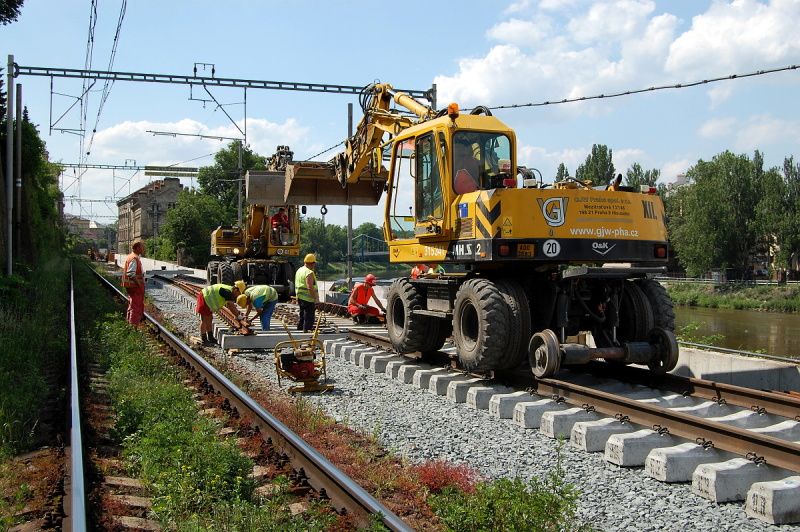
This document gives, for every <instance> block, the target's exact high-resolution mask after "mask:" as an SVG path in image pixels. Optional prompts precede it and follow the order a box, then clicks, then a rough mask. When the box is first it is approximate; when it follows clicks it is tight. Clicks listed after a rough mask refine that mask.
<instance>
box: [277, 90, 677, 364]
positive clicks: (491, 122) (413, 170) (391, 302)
mask: <svg viewBox="0 0 800 532" xmlns="http://www.w3.org/2000/svg"><path fill="white" fill-rule="evenodd" d="M392 104H394V107H393V105H392ZM361 105H362V110H363V112H364V117H363V119H362V120H361V122H360V123H359V125H358V129H357V131H356V133H355V134H354V135H353V136H352V137H351V138H349V139H347V141H346V142H345V148H344V150H343V151H342V152H341V153H338V154H337V155H336V156H335V157H334V158H333V159H331V160H330V161H327V162H314V161H300V162H294V161H289V162H287V164H286V166H285V171H284V173H283V176H282V177H283V180H284V186H283V192H284V197H283V202H284V203H287V204H292V203H294V204H302V203H311V204H328V205H331V204H347V203H352V204H377V203H378V201H379V199H380V198H381V196H382V195H383V193H384V192H386V200H385V213H384V227H383V229H384V237H385V239H386V242H387V243H388V246H389V258H390V260H391V261H392V262H401V263H439V264H444V265H445V266H446V265H448V264H451V265H452V264H458V265H462V268H461V269H463V270H464V272H462V273H458V274H456V273H451V274H442V275H434V276H424V277H421V278H418V279H408V278H403V279H398V280H396V281H395V282H394V283H393V285H392V286H391V288H390V289H389V292H388V296H387V300H388V301H387V328H388V333H389V338H390V339H391V342H392V344H393V346H394V347H395V349H396V350H397V351H399V352H401V353H411V352H420V353H422V354H423V355H425V354H427V353H430V352H434V351H436V350H438V349H440V348H441V347H442V345H443V344H444V342H445V340H446V339H447V338H448V337H450V336H451V335H452V338H453V342H454V343H455V345H456V347H457V351H458V355H457V356H458V358H459V360H460V363H461V364H462V366H463V367H465V368H467V369H469V370H483V371H485V370H498V369H508V368H515V367H517V366H519V365H520V364H522V363H526V362H527V363H529V364H530V366H531V368H532V371H533V373H534V375H536V376H537V377H548V376H551V375H553V374H554V373H555V372H556V371H558V369H559V368H560V367H561V366H563V365H569V364H582V363H586V362H588V361H589V360H592V359H598V358H599V359H605V360H607V361H609V362H611V363H616V364H631V363H634V364H644V365H647V366H649V368H650V369H651V371H653V372H655V373H664V372H666V371H669V370H671V369H673V368H674V367H675V365H676V363H677V357H678V346H677V342H676V340H675V335H674V333H673V331H674V327H675V315H674V310H673V304H672V301H671V299H670V298H669V296H668V295H667V293H666V291H665V290H664V288H663V287H662V286H661V285H660V284H659V283H658V282H656V281H655V280H653V279H652V277H653V276H654V275H655V274H658V273H662V272H663V271H664V270H665V265H666V264H667V260H668V255H669V248H668V243H667V232H666V224H665V215H664V207H663V204H662V202H661V200H660V198H659V197H658V196H657V195H655V190H654V189H652V188H649V187H648V188H647V189H643V190H640V189H635V190H633V189H630V188H626V187H624V186H621V185H620V183H619V180H618V181H617V182H615V183H614V184H612V185H610V186H608V187H606V186H603V187H594V186H592V184H591V183H590V182H582V181H578V180H576V179H573V178H568V179H566V180H565V181H560V182H556V183H554V184H552V185H549V184H545V183H543V181H542V179H541V177H540V179H538V180H537V179H536V178H535V175H534V173H533V171H532V170H531V169H528V168H526V167H524V166H521V165H520V164H519V162H518V161H517V150H516V137H515V134H514V131H513V130H512V129H511V128H509V127H508V126H506V125H505V124H504V123H503V122H501V121H500V120H499V119H497V118H496V117H494V116H492V113H491V112H490V110H489V109H487V108H485V107H482V106H480V107H475V108H474V109H472V110H471V111H470V112H469V113H462V112H460V110H459V108H458V106H457V105H456V104H451V105H450V106H449V107H448V108H447V109H443V110H441V111H436V110H434V109H433V108H431V107H430V106H427V105H425V104H423V103H422V102H420V101H418V100H416V99H414V98H412V97H411V96H409V95H407V94H405V93H402V92H399V91H396V90H394V89H393V88H392V86H391V85H389V84H386V83H376V84H372V85H370V86H368V87H366V88H365V90H364V92H363V94H362V98H361ZM387 135H388V137H389V138H388V140H384V137H386V136H387ZM387 159H388V161H389V166H388V168H387V167H386V166H385V165H384V162H385V161H386V160H387Z"/></svg>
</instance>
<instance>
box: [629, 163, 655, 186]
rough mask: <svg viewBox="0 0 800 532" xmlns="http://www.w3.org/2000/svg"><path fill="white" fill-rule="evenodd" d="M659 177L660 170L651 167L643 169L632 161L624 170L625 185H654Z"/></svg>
mask: <svg viewBox="0 0 800 532" xmlns="http://www.w3.org/2000/svg"><path fill="white" fill-rule="evenodd" d="M659 177H661V170H657V169H655V168H653V169H652V170H645V169H644V168H642V165H640V164H639V163H633V164H632V165H631V167H630V168H628V170H627V172H625V185H626V186H629V187H633V188H634V189H638V188H639V187H640V186H641V185H647V186H650V187H654V186H656V181H658V178H659Z"/></svg>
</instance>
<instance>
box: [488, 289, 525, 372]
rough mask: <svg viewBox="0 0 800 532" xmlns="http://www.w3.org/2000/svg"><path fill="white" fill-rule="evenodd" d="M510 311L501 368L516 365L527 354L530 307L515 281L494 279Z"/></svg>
mask: <svg viewBox="0 0 800 532" xmlns="http://www.w3.org/2000/svg"><path fill="white" fill-rule="evenodd" d="M495 284H496V285H497V289H498V290H500V293H501V294H502V295H503V299H505V301H506V304H507V305H508V308H509V311H510V313H511V316H510V319H509V320H508V328H509V332H508V338H509V339H508V348H507V349H506V351H505V353H504V357H503V362H502V364H503V368H513V367H516V366H518V365H519V364H520V363H521V362H522V361H523V360H525V358H526V357H527V356H528V342H529V341H530V338H531V307H530V304H529V302H528V296H527V295H526V294H525V290H524V289H523V288H522V285H521V284H520V283H518V282H517V281H495Z"/></svg>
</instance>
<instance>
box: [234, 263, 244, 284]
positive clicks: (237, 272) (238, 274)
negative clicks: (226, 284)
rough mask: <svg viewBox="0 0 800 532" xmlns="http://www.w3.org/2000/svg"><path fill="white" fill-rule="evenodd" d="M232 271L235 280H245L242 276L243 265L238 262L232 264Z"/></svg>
mask: <svg viewBox="0 0 800 532" xmlns="http://www.w3.org/2000/svg"><path fill="white" fill-rule="evenodd" d="M231 270H233V280H234V281H241V280H243V279H244V277H243V276H242V265H241V264H239V263H238V262H233V263H231Z"/></svg>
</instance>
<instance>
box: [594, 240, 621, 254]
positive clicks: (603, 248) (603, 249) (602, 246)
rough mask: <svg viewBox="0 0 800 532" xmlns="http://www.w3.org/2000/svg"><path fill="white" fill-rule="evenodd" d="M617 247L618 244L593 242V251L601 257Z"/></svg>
mask: <svg viewBox="0 0 800 532" xmlns="http://www.w3.org/2000/svg"><path fill="white" fill-rule="evenodd" d="M615 247H617V245H616V244H609V243H608V242H592V251H594V252H595V253H598V254H600V255H606V254H607V253H608V252H609V251H611V250H612V249H614V248H615Z"/></svg>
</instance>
